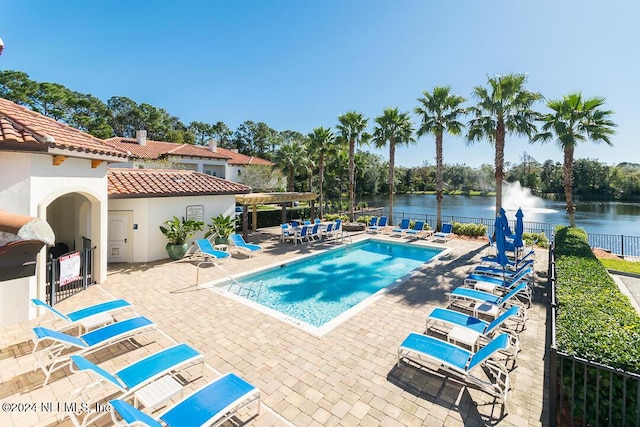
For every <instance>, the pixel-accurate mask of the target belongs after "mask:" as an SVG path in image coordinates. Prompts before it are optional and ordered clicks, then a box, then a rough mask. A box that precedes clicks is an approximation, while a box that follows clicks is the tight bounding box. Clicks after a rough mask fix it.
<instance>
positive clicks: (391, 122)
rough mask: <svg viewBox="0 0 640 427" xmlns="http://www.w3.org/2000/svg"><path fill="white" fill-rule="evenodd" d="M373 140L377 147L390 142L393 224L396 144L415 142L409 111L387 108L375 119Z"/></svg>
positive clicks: (390, 184) (390, 209)
mask: <svg viewBox="0 0 640 427" xmlns="http://www.w3.org/2000/svg"><path fill="white" fill-rule="evenodd" d="M375 122H376V127H375V129H374V130H373V142H374V143H375V145H376V147H377V148H383V147H385V146H386V145H387V143H389V224H393V172H394V164H395V157H396V145H403V144H404V145H408V144H410V143H412V142H415V139H414V138H413V124H412V123H411V119H410V118H409V113H408V112H403V113H400V112H399V111H398V108H385V109H384V111H383V112H382V115H381V116H379V117H376V119H375Z"/></svg>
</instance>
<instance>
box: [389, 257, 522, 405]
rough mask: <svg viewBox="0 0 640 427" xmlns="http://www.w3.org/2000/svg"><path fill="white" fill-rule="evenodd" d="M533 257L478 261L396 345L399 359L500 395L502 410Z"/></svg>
mask: <svg viewBox="0 0 640 427" xmlns="http://www.w3.org/2000/svg"><path fill="white" fill-rule="evenodd" d="M533 280H534V271H533V260H532V259H525V260H521V261H520V262H519V263H518V267H517V268H516V267H515V265H507V266H505V267H502V266H499V265H496V264H492V263H491V261H487V260H483V263H482V264H480V265H477V266H474V267H473V268H472V269H471V271H470V273H469V275H468V276H467V277H466V278H465V280H464V282H463V285H462V286H460V287H457V288H455V289H453V291H452V292H451V293H450V295H449V304H448V306H447V307H446V308H444V307H443V308H440V307H438V308H435V309H434V310H433V311H432V312H431V313H430V314H429V315H428V316H427V319H426V328H425V332H424V333H418V332H411V333H410V334H409V335H408V336H407V337H406V338H405V339H404V341H403V342H402V343H401V344H400V346H399V348H398V366H399V365H400V363H401V362H402V361H406V362H407V363H413V364H416V365H418V366H419V367H421V368H426V369H431V371H432V372H438V373H440V374H442V373H444V374H445V376H446V377H447V378H454V379H457V380H458V381H460V382H462V383H464V384H465V385H467V386H470V387H473V388H477V389H480V390H482V391H483V392H486V393H488V394H489V395H491V396H493V397H494V398H496V399H498V400H500V401H501V402H502V404H503V413H504V414H506V413H508V410H509V409H508V393H509V389H510V383H509V373H510V372H511V371H512V370H513V369H516V367H517V357H518V353H519V351H520V338H519V334H520V332H521V331H523V330H524V329H525V328H526V320H527V309H528V308H529V307H530V306H531V298H532V295H533Z"/></svg>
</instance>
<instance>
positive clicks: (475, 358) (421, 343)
mask: <svg viewBox="0 0 640 427" xmlns="http://www.w3.org/2000/svg"><path fill="white" fill-rule="evenodd" d="M508 346H509V336H508V335H507V334H501V335H498V336H497V337H496V338H494V339H492V340H491V341H490V342H489V343H488V344H487V345H486V346H484V347H482V348H481V349H480V350H479V351H478V352H477V353H473V352H470V351H468V350H465V349H463V348H460V347H458V346H456V345H453V344H450V343H448V342H445V341H442V340H439V339H437V338H434V337H431V336H428V335H423V334H417V333H411V334H409V336H408V337H407V338H405V340H404V341H403V342H402V344H400V347H399V348H398V366H400V361H401V359H402V358H406V359H407V360H409V361H414V362H416V363H418V364H420V365H422V363H420V362H422V361H425V362H429V363H431V364H435V365H436V366H438V367H439V368H441V370H437V372H441V371H444V372H445V373H446V374H448V375H447V376H453V377H455V378H457V379H458V380H460V381H462V382H463V383H465V384H469V385H472V386H474V387H477V388H479V389H480V390H482V391H484V392H485V393H487V394H489V395H491V396H493V397H495V398H499V399H501V400H502V402H503V405H504V406H503V407H504V413H505V414H506V413H508V405H507V393H508V392H509V372H508V371H507V368H506V366H504V365H503V364H502V363H501V362H500V361H496V360H492V359H491V358H492V357H493V356H494V355H495V354H496V353H497V352H500V351H504V350H507V348H508ZM416 359H417V360H416ZM423 366H424V365H423ZM479 368H484V369H485V370H487V371H489V372H488V375H486V377H487V379H484V378H483V377H480V376H477V375H475V372H476V370H477V369H479ZM434 371H435V370H434Z"/></svg>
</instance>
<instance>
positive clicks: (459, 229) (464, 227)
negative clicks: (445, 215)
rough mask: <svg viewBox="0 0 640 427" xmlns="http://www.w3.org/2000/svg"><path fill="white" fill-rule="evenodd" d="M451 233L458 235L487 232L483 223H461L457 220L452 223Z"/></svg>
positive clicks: (482, 234)
mask: <svg viewBox="0 0 640 427" xmlns="http://www.w3.org/2000/svg"><path fill="white" fill-rule="evenodd" d="M453 234H457V235H459V236H474V237H475V236H484V235H485V234H487V226H486V225H483V224H475V223H472V222H470V223H466V224H462V223H459V222H454V223H453Z"/></svg>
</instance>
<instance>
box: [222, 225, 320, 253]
mask: <svg viewBox="0 0 640 427" xmlns="http://www.w3.org/2000/svg"><path fill="white" fill-rule="evenodd" d="M316 227H317V226H316ZM230 238H231V243H232V244H233V248H232V250H234V251H237V252H242V253H244V254H245V255H249V256H253V255H255V254H256V253H258V252H260V251H261V250H262V246H260V245H254V244H252V243H247V242H245V241H244V238H243V237H242V234H232V235H231V236H230Z"/></svg>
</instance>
